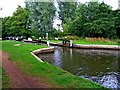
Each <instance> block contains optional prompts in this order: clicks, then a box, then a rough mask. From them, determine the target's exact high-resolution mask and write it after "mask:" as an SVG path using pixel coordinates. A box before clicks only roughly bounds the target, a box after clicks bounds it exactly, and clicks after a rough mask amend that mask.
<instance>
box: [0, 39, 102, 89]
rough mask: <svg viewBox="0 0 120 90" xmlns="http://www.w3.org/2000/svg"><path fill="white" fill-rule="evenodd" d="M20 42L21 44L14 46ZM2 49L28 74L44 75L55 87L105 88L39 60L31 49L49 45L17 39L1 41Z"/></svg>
mask: <svg viewBox="0 0 120 90" xmlns="http://www.w3.org/2000/svg"><path fill="white" fill-rule="evenodd" d="M15 44H20V46H14V45H15ZM0 45H2V50H3V51H5V52H7V53H9V55H10V60H11V61H15V62H17V63H18V66H19V68H20V69H21V70H22V71H23V72H25V73H26V74H27V75H30V76H36V77H39V76H40V77H42V78H45V79H46V80H47V81H49V82H50V83H51V84H52V85H54V87H56V86H57V87H63V88H104V87H102V86H101V85H99V84H96V83H94V82H91V81H89V80H85V79H83V78H80V77H78V76H75V75H73V74H71V73H69V72H67V71H65V70H62V69H60V68H57V67H55V66H53V65H50V64H49V63H47V62H43V63H41V62H39V61H38V60H36V58H35V57H34V56H32V55H31V54H30V52H31V51H33V50H36V49H40V48H46V47H47V46H41V45H35V44H27V43H21V42H16V41H0Z"/></svg>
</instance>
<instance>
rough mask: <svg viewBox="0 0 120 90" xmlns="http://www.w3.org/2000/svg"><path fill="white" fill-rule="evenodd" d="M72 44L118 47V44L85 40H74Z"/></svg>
mask: <svg viewBox="0 0 120 90" xmlns="http://www.w3.org/2000/svg"><path fill="white" fill-rule="evenodd" d="M73 44H99V45H120V44H118V42H117V41H116V42H112V41H109V42H104V41H86V40H84V39H83V40H82V39H81V40H74V41H73Z"/></svg>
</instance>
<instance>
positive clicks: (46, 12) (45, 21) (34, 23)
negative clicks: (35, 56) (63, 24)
mask: <svg viewBox="0 0 120 90" xmlns="http://www.w3.org/2000/svg"><path fill="white" fill-rule="evenodd" d="M26 7H27V8H28V9H29V19H30V20H31V30H32V31H33V32H34V35H35V36H36V37H37V38H38V37H39V36H41V37H44V36H45V35H46V33H49V34H50V33H52V31H53V25H52V24H53V18H54V15H55V6H54V4H53V2H29V1H27V2H26Z"/></svg>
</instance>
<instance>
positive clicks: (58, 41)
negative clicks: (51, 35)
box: [42, 40, 62, 43]
mask: <svg viewBox="0 0 120 90" xmlns="http://www.w3.org/2000/svg"><path fill="white" fill-rule="evenodd" d="M42 41H46V42H47V40H42ZM49 41H50V42H53V43H62V41H61V40H49Z"/></svg>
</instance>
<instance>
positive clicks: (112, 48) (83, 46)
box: [24, 40, 120, 50]
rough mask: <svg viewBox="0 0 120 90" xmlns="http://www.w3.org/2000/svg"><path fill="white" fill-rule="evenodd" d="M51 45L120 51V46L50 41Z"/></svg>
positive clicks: (45, 42)
mask: <svg viewBox="0 0 120 90" xmlns="http://www.w3.org/2000/svg"><path fill="white" fill-rule="evenodd" d="M24 42H29V43H37V44H41V43H44V44H47V41H40V42H37V41H28V40H26V41H24ZM49 45H53V46H62V47H70V48H78V49H101V50H120V46H118V45H100V44H72V45H70V43H69V42H68V43H66V44H63V43H55V42H50V41H49Z"/></svg>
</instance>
